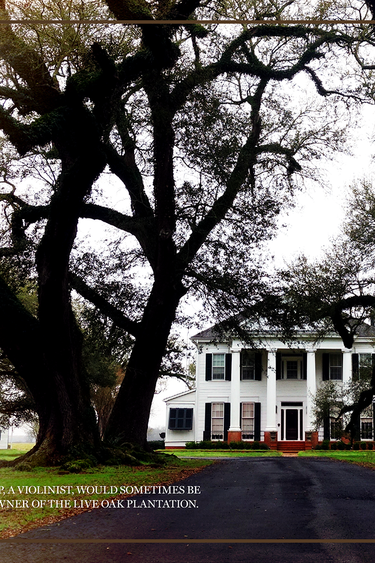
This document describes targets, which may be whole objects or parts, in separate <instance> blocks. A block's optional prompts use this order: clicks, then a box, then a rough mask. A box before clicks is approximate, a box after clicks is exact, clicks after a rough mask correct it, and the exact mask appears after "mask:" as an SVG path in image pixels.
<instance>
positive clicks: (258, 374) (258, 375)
mask: <svg viewBox="0 0 375 563" xmlns="http://www.w3.org/2000/svg"><path fill="white" fill-rule="evenodd" d="M255 379H256V380H257V381H262V352H256V353H255Z"/></svg>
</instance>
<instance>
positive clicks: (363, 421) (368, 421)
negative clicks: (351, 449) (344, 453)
mask: <svg viewBox="0 0 375 563" xmlns="http://www.w3.org/2000/svg"><path fill="white" fill-rule="evenodd" d="M362 424H370V425H371V436H370V438H364V437H363V428H362ZM373 426H374V422H373V420H372V417H370V416H368V417H364V418H361V428H360V436H361V441H362V440H363V441H364V442H365V441H366V440H369V441H370V442H371V441H372V436H373V432H374V428H373Z"/></svg>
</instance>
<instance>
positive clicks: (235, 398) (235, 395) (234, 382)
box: [229, 350, 241, 432]
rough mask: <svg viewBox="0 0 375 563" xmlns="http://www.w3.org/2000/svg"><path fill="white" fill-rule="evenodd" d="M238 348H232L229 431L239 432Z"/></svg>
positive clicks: (239, 365) (239, 357) (239, 354)
mask: <svg viewBox="0 0 375 563" xmlns="http://www.w3.org/2000/svg"><path fill="white" fill-rule="evenodd" d="M240 359H241V352H240V350H232V377H231V382H230V427H229V432H239V431H240V430H241V426H240V369H241V364H240Z"/></svg>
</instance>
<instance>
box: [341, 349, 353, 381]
mask: <svg viewBox="0 0 375 563" xmlns="http://www.w3.org/2000/svg"><path fill="white" fill-rule="evenodd" d="M351 379H352V351H351V350H348V349H347V348H345V349H344V350H343V351H342V381H343V383H348V381H351Z"/></svg>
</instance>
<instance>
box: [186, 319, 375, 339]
mask: <svg viewBox="0 0 375 563" xmlns="http://www.w3.org/2000/svg"><path fill="white" fill-rule="evenodd" d="M275 333H276V331H275V330H272V329H271V328H270V327H267V326H264V327H262V328H261V327H259V328H257V329H255V327H254V332H253V334H254V335H260V334H263V335H265V334H275ZM298 333H299V334H301V333H302V334H316V331H315V330H314V329H312V328H306V329H303V330H298ZM331 334H332V333H331ZM335 334H337V333H335ZM355 334H356V336H357V337H358V336H359V337H361V338H375V326H372V325H369V324H367V323H361V324H360V325H358V326H357V328H356V331H355ZM222 335H223V329H222V328H221V327H220V325H219V324H216V325H213V326H211V327H209V328H207V329H205V330H202V331H201V332H198V333H197V334H195V335H194V336H192V337H191V340H193V341H194V340H218V339H219V338H220V337H222ZM337 336H338V334H337Z"/></svg>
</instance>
